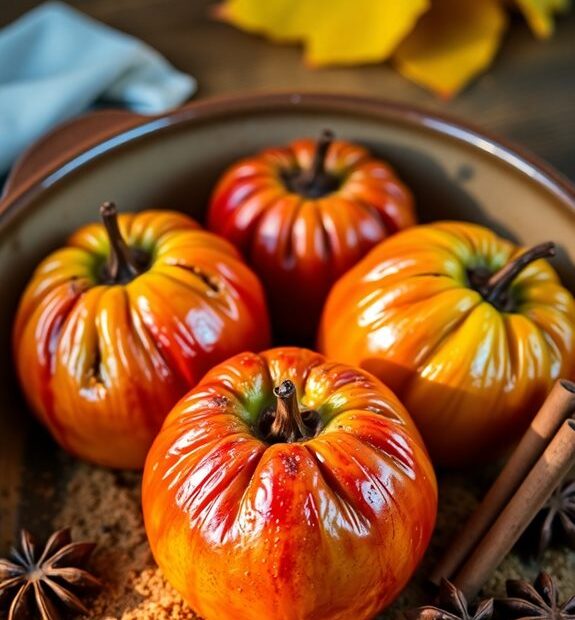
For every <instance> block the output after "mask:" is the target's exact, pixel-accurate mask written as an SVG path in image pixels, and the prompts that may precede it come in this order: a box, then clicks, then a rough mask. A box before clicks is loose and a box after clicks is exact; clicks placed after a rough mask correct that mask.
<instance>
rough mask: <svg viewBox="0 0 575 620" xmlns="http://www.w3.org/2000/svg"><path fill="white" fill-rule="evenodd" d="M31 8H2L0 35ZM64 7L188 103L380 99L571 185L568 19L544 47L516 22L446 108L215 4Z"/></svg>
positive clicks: (573, 59) (126, 2)
mask: <svg viewBox="0 0 575 620" xmlns="http://www.w3.org/2000/svg"><path fill="white" fill-rule="evenodd" d="M262 1H263V0H262ZM36 4H39V2H38V1H37V0H1V1H0V27H1V26H2V25H4V24H6V23H8V22H10V21H11V20H13V19H15V18H17V17H18V16H19V15H21V14H22V13H24V12H25V11H26V10H28V9H29V8H31V7H33V6H34V5H36ZM70 4H72V5H73V6H75V7H77V8H79V9H80V10H82V11H84V12H86V13H88V14H89V15H92V16H93V17H95V18H97V19H99V20H101V21H103V22H105V23H107V24H109V25H110V26H113V27H116V28H119V29H121V30H124V31H126V32H128V33H130V34H133V35H135V36H137V37H139V38H141V39H142V40H144V41H146V42H147V43H149V44H150V45H152V46H153V47H155V48H156V49H157V50H159V51H160V52H161V53H162V54H164V55H165V56H166V57H167V58H168V59H169V60H171V61H172V62H173V63H174V64H175V65H176V66H177V67H178V68H180V69H181V70H183V71H186V72H189V73H191V74H192V75H194V76H195V77H196V78H197V80H198V82H199V91H198V93H197V94H196V98H205V97H209V96H212V95H222V94H227V93H239V92H247V91H269V90H278V89H282V90H295V91H297V90H315V91H331V92H343V93H347V94H363V95H371V96H377V97H385V98H388V99H391V100H394V101H403V102H408V103H412V104H417V105H419V106H424V107H427V108H430V109H439V110H442V111H444V112H448V113H451V114H452V115H455V116H456V117H459V118H463V119H467V120H471V121H473V122H474V123H475V124H476V125H479V126H480V127H483V128H485V129H487V130H489V131H492V132H495V133H498V134H500V135H502V136H505V137H507V138H510V139H512V140H514V141H516V142H518V143H520V144H522V145H523V146H526V147H527V148H528V149H530V150H531V151H533V152H534V153H536V154H537V155H539V156H541V157H543V158H545V159H547V160H548V161H549V162H550V163H552V164H554V165H555V166H556V167H557V168H558V169H559V170H560V171H561V172H563V173H564V174H566V175H567V176H569V177H570V178H571V179H572V180H575V10H574V11H573V13H572V14H571V15H570V16H569V17H567V18H563V19H562V20H561V21H560V23H559V24H558V27H557V32H556V35H555V37H554V38H553V39H551V40H550V41H547V42H538V41H537V40H535V39H534V37H533V36H532V35H531V33H530V31H529V30H528V28H527V26H526V25H525V23H524V22H523V21H522V20H521V19H520V18H517V19H515V20H514V21H513V23H512V25H511V27H510V31H509V32H508V34H507V36H506V38H505V43H504V45H503V46H502V48H501V50H500V52H499V56H498V58H497V60H496V62H495V63H494V65H493V66H492V68H491V70H490V71H489V73H488V74H486V75H484V76H482V77H481V78H479V79H478V80H477V81H476V82H475V83H473V84H472V85H471V86H470V87H469V88H468V89H467V90H466V91H465V92H463V93H462V94H460V95H459V96H458V97H457V98H456V99H454V100H453V101H450V102H443V101H441V100H439V99H437V98H436V97H435V96H434V95H432V94H430V93H428V92H427V91H425V90H423V89H421V88H419V87H418V86H416V85H414V84H412V83H410V82H408V81H407V80H405V79H404V78H402V77H401V76H400V75H398V74H397V73H396V72H395V71H393V69H392V68H391V67H390V66H389V65H383V64H382V65H373V66H368V67H360V68H345V69H329V70H325V69H324V70H310V69H307V68H306V67H305V66H304V65H303V62H302V56H301V50H300V49H298V48H297V47H296V46H278V45H272V44H270V43H268V42H267V41H265V40H264V39H261V38H258V37H255V36H252V35H248V34H246V33H243V32H240V31H237V30H235V29H233V28H232V27H230V26H228V25H225V24H221V23H218V22H216V21H214V20H212V19H210V17H209V7H210V5H213V2H209V1H206V0H72V1H71V2H70ZM0 60H3V59H0Z"/></svg>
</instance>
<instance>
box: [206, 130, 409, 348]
mask: <svg viewBox="0 0 575 620" xmlns="http://www.w3.org/2000/svg"><path fill="white" fill-rule="evenodd" d="M317 146H318V142H317V141H315V140H312V139H302V140H296V141H294V142H292V143H291V144H289V145H288V146H285V147H277V148H269V149H266V150H264V151H263V152H261V153H260V154H258V155H256V156H254V157H250V158H247V159H244V160H242V161H239V162H238V163H236V164H235V165H233V166H231V168H229V169H228V170H227V171H226V172H225V173H224V175H223V176H222V178H221V179H220V181H219V182H218V184H217V185H216V188H215V190H214V192H213V195H212V198H211V202H210V207H209V210H208V220H207V222H208V228H209V229H210V230H213V231H214V232H216V233H218V234H220V235H222V236H223V237H225V238H227V239H229V240H230V241H231V242H232V243H234V244H235V245H236V246H237V247H238V248H239V249H240V251H241V252H242V253H243V255H244V256H245V257H246V259H247V260H248V262H249V263H250V265H252V267H253V268H254V270H255V271H256V273H257V274H258V275H259V276H260V278H261V279H262V282H263V284H264V287H265V289H266V292H267V294H268V301H269V304H270V311H271V316H272V321H273V323H274V329H275V331H276V332H277V334H279V336H280V338H282V339H283V338H286V339H287V340H289V341H290V342H293V341H294V340H295V341H296V342H298V343H301V342H305V341H306V339H308V340H310V341H311V340H313V338H314V337H315V334H316V331H317V326H318V322H319V317H320V314H321V310H322V307H323V304H324V302H325V299H326V297H327V294H328V292H329V289H330V287H331V286H332V284H333V283H334V282H335V281H336V280H337V279H338V278H339V277H340V276H341V275H342V274H344V273H345V272H346V271H347V270H348V269H349V268H350V267H352V266H353V265H354V264H355V263H356V262H357V261H358V260H360V259H361V258H362V257H363V256H365V254H366V253H367V252H368V251H369V250H370V249H371V248H373V247H374V245H376V244H377V243H378V242H379V241H381V240H382V239H384V238H385V237H387V236H389V235H391V234H393V233H395V232H397V231H398V230H402V229H403V228H406V227H408V226H412V225H414V224H415V223H416V217H415V211H414V207H413V198H412V195H411V193H410V191H409V190H408V188H407V187H406V186H405V185H404V184H403V183H402V182H401V181H400V180H399V179H398V177H397V176H396V174H395V173H394V171H393V169H392V168H391V167H390V166H389V165H388V164H387V163H385V162H383V161H381V160H379V159H376V158H375V157H372V156H371V155H370V153H369V152H368V151H367V150H366V149H365V148H363V147H360V146H357V145H355V144H352V143H350V142H346V141H342V140H336V141H334V142H333V143H331V144H330V145H329V150H328V151H327V154H326V156H325V163H324V166H323V170H324V172H325V175H326V176H325V177H323V178H326V179H327V182H326V183H324V186H319V189H317V190H313V188H312V190H310V192H308V193H309V194H312V195H306V193H305V192H304V191H303V190H302V191H300V190H298V189H295V188H294V187H289V186H288V185H289V183H288V182H287V181H286V178H288V177H289V178H291V179H293V178H296V177H297V175H305V174H308V173H309V172H310V170H311V169H312V167H313V162H314V157H315V153H316V149H317ZM330 181H332V183H331V185H330ZM292 185H293V183H292ZM320 185H321V184H320ZM302 192H303V193H302ZM314 192H315V193H314ZM315 194H318V195H315Z"/></svg>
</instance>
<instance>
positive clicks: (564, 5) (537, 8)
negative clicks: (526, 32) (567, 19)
mask: <svg viewBox="0 0 575 620" xmlns="http://www.w3.org/2000/svg"><path fill="white" fill-rule="evenodd" d="M516 2H517V6H518V7H519V8H520V9H521V11H522V13H523V15H525V19H526V20H527V22H528V23H529V26H531V30H533V32H534V33H535V34H536V35H537V36H538V37H540V38H541V39H546V38H548V37H550V36H551V35H552V34H553V18H554V16H555V13H565V12H567V11H568V10H569V8H570V6H571V2H570V0H516Z"/></svg>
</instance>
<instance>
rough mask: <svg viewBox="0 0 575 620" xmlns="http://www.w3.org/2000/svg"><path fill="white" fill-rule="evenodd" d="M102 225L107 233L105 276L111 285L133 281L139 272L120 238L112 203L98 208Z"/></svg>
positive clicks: (115, 212) (116, 215)
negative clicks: (108, 251) (107, 249)
mask: <svg viewBox="0 0 575 620" xmlns="http://www.w3.org/2000/svg"><path fill="white" fill-rule="evenodd" d="M100 216H101V218H102V223H103V224H104V227H105V229H106V232H107V233H108V240H109V242H110V255H109V256H108V264H107V269H106V272H107V273H106V275H107V278H108V280H109V281H110V282H111V283H113V284H122V283H126V282H129V281H130V280H133V279H134V278H135V277H136V276H138V275H139V273H140V270H139V269H138V267H137V266H136V264H135V261H134V259H133V257H132V255H131V252H130V248H129V247H128V245H127V243H126V242H125V240H124V238H123V237H122V233H121V232H120V227H119V226H118V209H117V207H116V205H115V204H114V203H113V202H105V203H104V204H103V205H102V206H101V207H100Z"/></svg>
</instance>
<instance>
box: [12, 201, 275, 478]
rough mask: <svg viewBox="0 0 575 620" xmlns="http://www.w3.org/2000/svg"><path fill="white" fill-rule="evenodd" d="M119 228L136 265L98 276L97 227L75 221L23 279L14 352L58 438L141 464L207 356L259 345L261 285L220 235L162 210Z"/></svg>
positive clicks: (263, 336) (132, 217)
mask: <svg viewBox="0 0 575 620" xmlns="http://www.w3.org/2000/svg"><path fill="white" fill-rule="evenodd" d="M119 227H120V231H121V233H122V234H123V237H124V239H125V241H126V242H127V244H128V246H129V247H130V248H131V249H132V250H133V251H140V252H145V253H146V255H147V256H148V257H149V265H148V266H147V268H146V269H145V271H144V272H143V273H142V274H141V275H137V276H136V277H134V278H133V279H131V281H129V282H126V283H121V284H116V283H113V284H110V283H103V282H102V278H101V274H102V269H103V268H104V265H105V264H106V260H107V259H108V258H109V255H110V243H109V239H108V237H107V235H106V232H105V229H104V227H103V226H102V225H101V224H93V225H88V226H86V227H84V228H82V229H80V230H78V231H77V232H76V233H75V234H74V235H72V237H71V238H70V239H69V242H68V245H67V247H64V248H63V249H60V250H58V251H56V252H54V253H53V254H51V255H50V256H48V257H47V258H46V259H45V260H44V261H43V262H42V263H41V264H40V265H39V266H38V268H37V269H36V271H35V273H34V275H33V277H32V279H31V281H30V283H29V284H28V287H27V288H26V290H25V293H24V295H23V297H22V299H21V301H20V305H19V308H18V312H17V316H16V321H15V325H14V331H13V348H14V359H15V363H16V368H17V371H18V375H19V378H20V383H21V385H22V388H23V391H24V394H25V396H26V398H27V400H28V403H29V405H30V407H31V409H32V410H33V411H34V412H35V413H36V415H37V417H38V418H39V419H40V421H41V422H43V423H44V424H45V425H46V426H47V427H48V429H49V430H50V431H51V433H52V434H53V436H54V437H55V438H56V440H57V441H58V442H59V443H60V444H61V446H62V447H64V448H65V449H66V450H68V451H69V452H71V453H72V454H74V455H77V456H79V457H81V458H83V459H86V460H89V461H92V462H94V463H98V464H101V465H106V466H111V467H119V468H141V467H142V466H143V464H144V459H145V455H146V453H147V450H148V448H149V446H150V444H151V443H152V440H153V438H154V437H155V435H156V433H157V432H158V430H159V429H160V427H161V424H162V422H163V420H164V418H165V416H166V415H167V413H168V412H169V411H170V409H171V408H172V406H173V405H174V403H175V402H176V401H177V400H178V398H180V397H181V396H182V395H183V394H184V393H185V392H186V391H187V390H188V389H189V388H190V387H192V386H193V385H195V384H196V382H197V381H198V380H199V379H200V378H201V377H202V375H203V374H204V373H205V372H206V370H207V369H209V368H210V367H211V366H213V365H214V364H216V363H218V362H220V361H222V360H223V359H226V358H227V357H229V356H230V355H232V354H234V353H237V352H239V351H242V350H245V349H246V348H260V347H265V346H267V345H268V344H269V325H268V317H267V310H266V306H265V301H264V296H263V291H262V288H261V285H260V283H259V281H258V279H257V277H256V276H255V274H253V272H252V271H251V270H250V269H249V268H248V267H247V266H246V265H245V264H244V263H243V261H242V260H241V258H240V256H239V254H238V252H237V251H236V250H235V248H233V246H232V245H231V244H229V243H228V242H227V241H225V240H223V239H220V238H218V237H216V236H215V235H213V234H212V233H209V232H206V231H204V230H202V229H201V228H200V227H199V225H198V224H197V223H196V222H195V221H194V220H192V219H191V218H189V217H187V216H185V215H184V214H180V213H175V212H170V211H144V212H141V213H139V214H126V215H121V216H120V217H119ZM195 270H196V271H195ZM204 276H205V279H203V278H204ZM214 287H215V288H217V290H214Z"/></svg>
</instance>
